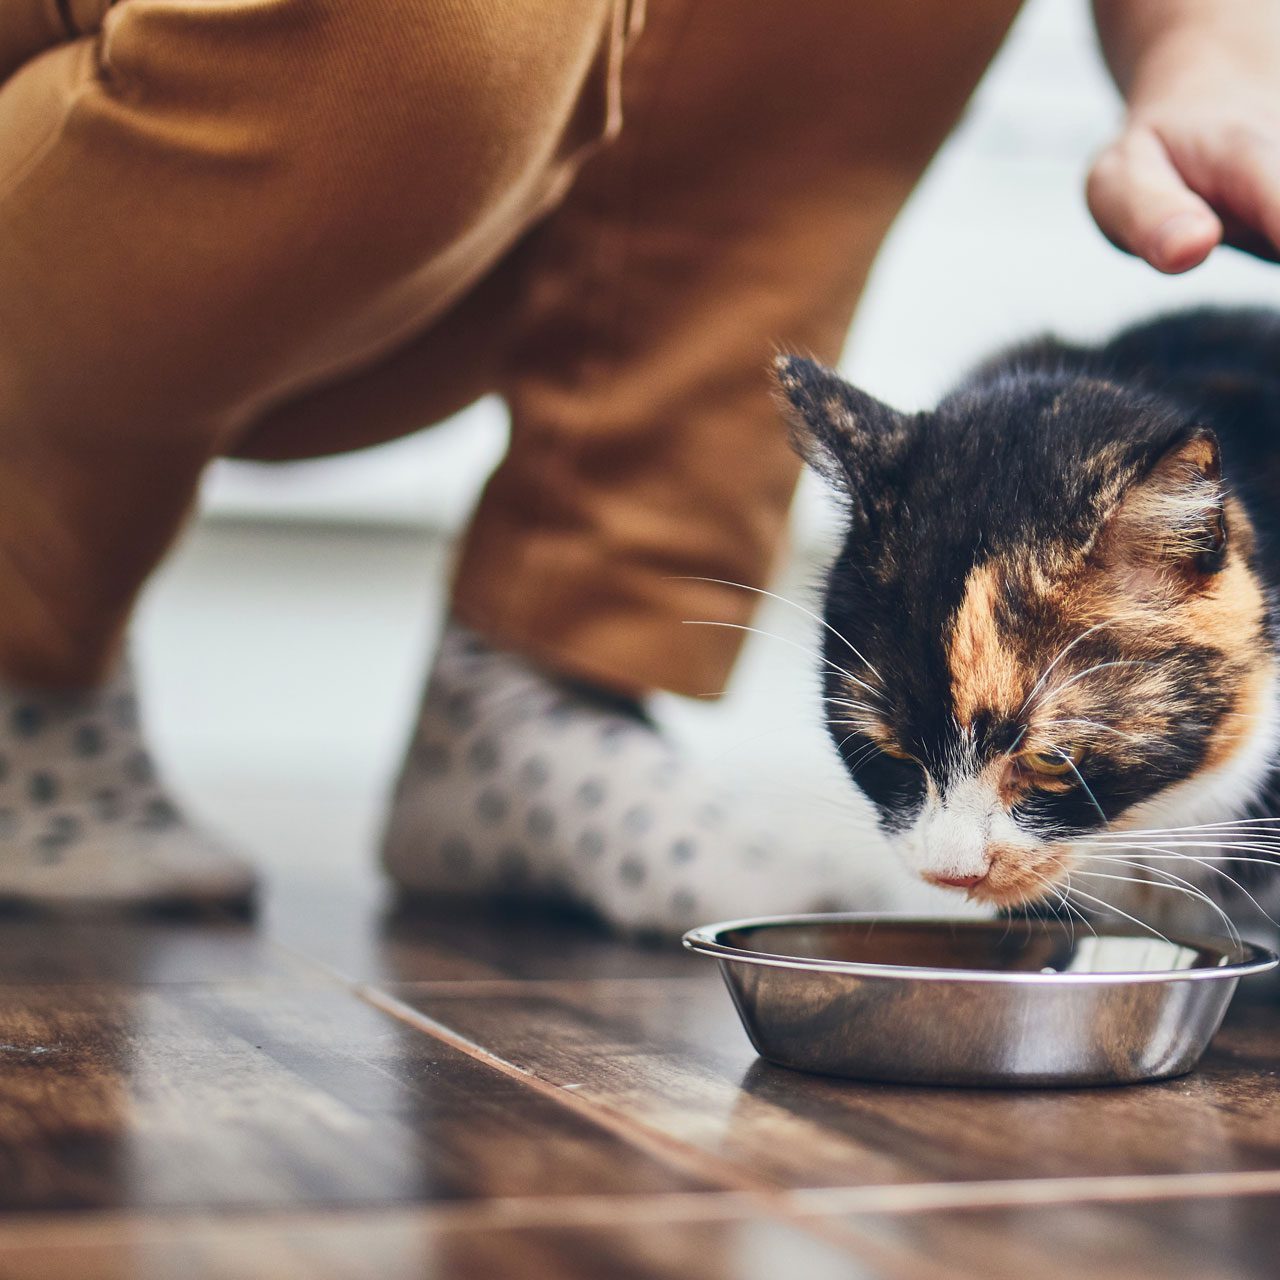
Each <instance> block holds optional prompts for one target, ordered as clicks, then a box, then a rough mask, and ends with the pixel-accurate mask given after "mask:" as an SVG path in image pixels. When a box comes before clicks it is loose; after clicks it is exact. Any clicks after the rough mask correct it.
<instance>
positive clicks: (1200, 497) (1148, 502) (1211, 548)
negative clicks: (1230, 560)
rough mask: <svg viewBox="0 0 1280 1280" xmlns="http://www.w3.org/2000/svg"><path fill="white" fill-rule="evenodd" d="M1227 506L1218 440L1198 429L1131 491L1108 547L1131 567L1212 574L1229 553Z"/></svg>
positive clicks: (1168, 450)
mask: <svg viewBox="0 0 1280 1280" xmlns="http://www.w3.org/2000/svg"><path fill="white" fill-rule="evenodd" d="M1225 502H1226V496H1225V494H1224V492H1223V488H1222V455H1221V452H1220V450H1219V448H1218V438H1217V436H1215V435H1214V433H1213V432H1212V431H1210V430H1209V429H1208V428H1207V427H1194V428H1192V429H1191V430H1189V431H1187V432H1185V433H1184V434H1183V435H1182V436H1180V437H1179V438H1178V439H1177V440H1175V441H1174V442H1173V443H1172V444H1170V445H1168V446H1167V447H1166V448H1165V450H1164V452H1163V453H1161V454H1160V455H1159V456H1158V457H1157V459H1156V460H1155V462H1154V464H1153V465H1152V466H1151V467H1150V468H1149V469H1148V470H1147V471H1146V472H1145V473H1144V474H1142V475H1141V476H1139V478H1138V479H1137V480H1135V481H1134V483H1133V484H1132V485H1131V486H1130V488H1129V491H1128V492H1127V493H1126V494H1125V496H1124V497H1123V499H1122V500H1121V503H1120V506H1119V509H1118V510H1117V512H1116V514H1115V516H1114V517H1113V519H1112V521H1111V522H1110V523H1111V527H1110V529H1109V531H1108V532H1109V537H1108V542H1109V544H1110V546H1111V548H1112V550H1113V552H1118V553H1119V554H1120V555H1122V556H1123V558H1124V559H1125V560H1126V561H1127V562H1128V563H1130V564H1134V565H1139V564H1140V565H1145V566H1147V567H1149V568H1158V567H1160V566H1164V567H1167V568H1177V569H1183V570H1186V571H1187V572H1189V573H1191V574H1192V575H1193V576H1198V575H1200V574H1203V573H1212V572H1214V571H1215V570H1216V569H1217V568H1218V567H1219V566H1220V565H1221V563H1222V561H1223V557H1224V553H1225V552H1226V547H1227V519H1226V508H1225Z"/></svg>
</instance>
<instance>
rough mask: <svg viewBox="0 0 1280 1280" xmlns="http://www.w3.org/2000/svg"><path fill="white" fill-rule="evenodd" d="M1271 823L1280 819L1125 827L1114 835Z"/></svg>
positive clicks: (1242, 819) (1163, 832) (1227, 820)
mask: <svg viewBox="0 0 1280 1280" xmlns="http://www.w3.org/2000/svg"><path fill="white" fill-rule="evenodd" d="M1272 823H1277V824H1280V818H1227V819H1224V820H1222V821H1219V822H1199V823H1187V824H1184V825H1182V826H1177V827H1125V828H1122V829H1121V830H1119V831H1117V832H1116V835H1126V834H1127V835H1137V836H1149V835H1166V834H1167V835H1173V834H1175V833H1178V832H1183V831H1222V830H1225V829H1227V828H1233V827H1247V826H1264V825H1266V826H1269V825H1271V824H1272Z"/></svg>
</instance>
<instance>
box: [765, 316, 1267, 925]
mask: <svg viewBox="0 0 1280 1280" xmlns="http://www.w3.org/2000/svg"><path fill="white" fill-rule="evenodd" d="M777 372H778V379H779V382H780V385H781V388H782V392H783V394H784V397H785V402H786V409H787V414H788V417H789V418H790V420H791V424H792V428H793V436H794V440H795V443H796V445H797V448H798V449H799V451H800V452H801V454H802V455H803V456H804V457H805V458H806V459H807V460H808V461H809V463H810V464H811V465H812V466H813V467H815V468H816V469H817V470H818V471H819V472H820V473H821V474H822V475H823V476H824V477H825V478H826V479H827V480H828V481H829V482H830V483H831V484H832V485H833V486H834V487H835V488H836V490H837V491H838V492H839V493H840V494H841V495H842V496H843V498H844V500H845V502H846V505H847V510H848V531H847V535H846V537H845V539H844V543H843V546H842V548H841V550H840V553H839V555H838V557H837V559H836V560H835V563H834V565H833V567H832V568H831V570H830V574H829V577H828V580H827V589H826V590H827V594H826V602H825V610H824V616H825V622H826V627H825V630H824V632H823V635H824V652H823V659H824V660H823V683H824V692H825V706H826V710H827V715H828V724H829V727H830V731H831V733H832V736H833V739H834V741H835V743H836V745H837V749H838V751H839V753H840V755H841V757H842V758H843V760H844V762H845V765H846V767H847V769H848V772H849V774H850V776H851V777H852V778H853V780H854V781H855V782H856V783H857V785H858V786H859V787H861V789H862V790H863V791H864V792H865V793H866V795H867V796H868V797H869V798H870V799H871V801H872V802H873V803H874V805H875V807H876V809H877V811H878V814H879V817H880V820H881V824H882V826H883V827H884V829H885V830H886V832H887V833H888V834H889V835H890V836H891V838H892V839H893V842H894V843H895V844H896V845H897V847H898V848H899V849H900V851H901V853H902V855H903V856H904V858H905V860H906V862H907V863H908V865H909V866H910V867H911V868H912V869H914V870H915V871H916V872H917V873H918V874H919V875H921V876H922V877H923V878H924V879H926V880H928V881H931V882H932V883H935V884H939V885H946V886H951V887H954V888H957V889H960V890H963V891H965V892H966V893H968V894H969V895H971V896H972V897H973V898H976V899H979V900H981V901H983V902H985V903H989V904H993V905H994V906H996V907H1000V908H1004V909H1017V908H1019V907H1022V906H1024V905H1025V904H1030V903H1036V902H1047V903H1049V904H1051V905H1052V906H1053V907H1054V908H1055V909H1057V910H1061V911H1063V912H1064V913H1065V912H1071V913H1086V914H1087V913H1089V912H1090V911H1099V910H1101V909H1102V907H1103V906H1104V904H1105V905H1109V906H1113V907H1115V908H1116V909H1117V910H1122V913H1126V914H1132V915H1136V916H1139V917H1140V918H1141V919H1142V920H1143V921H1144V922H1147V921H1150V920H1152V919H1153V918H1155V917H1157V916H1158V918H1159V919H1161V920H1168V919H1170V918H1171V916H1174V914H1175V913H1173V912H1170V911H1168V910H1165V909H1163V907H1162V904H1170V905H1171V904H1173V903H1175V902H1180V903H1182V904H1184V905H1186V904H1188V903H1192V904H1195V905H1196V906H1197V909H1203V906H1204V902H1203V899H1204V897H1205V891H1206V890H1208V891H1209V892H1210V895H1211V896H1212V897H1213V898H1214V899H1215V900H1217V901H1218V902H1219V903H1220V904H1222V905H1224V906H1226V908H1227V910H1228V913H1234V912H1238V911H1239V910H1240V909H1241V907H1242V906H1244V905H1245V904H1246V903H1249V902H1252V900H1253V899H1254V898H1255V897H1257V896H1259V893H1260V892H1262V893H1265V892H1266V891H1267V889H1268V888H1269V887H1270V886H1271V884H1272V882H1273V881H1274V882H1275V884H1276V885H1277V887H1280V861H1277V862H1276V863H1275V864H1272V863H1271V858H1272V855H1273V854H1275V853H1277V851H1280V830H1276V829H1275V828H1273V826H1272V824H1271V822H1270V821H1269V817H1270V814H1271V812H1272V806H1273V804H1274V801H1275V798H1276V796H1277V793H1278V791H1280V788H1278V787H1277V782H1278V781H1280V773H1278V771H1277V755H1278V751H1280V713H1278V711H1277V692H1278V684H1277V637H1276V631H1275V627H1276V618H1275V613H1274V602H1273V593H1272V580H1273V577H1274V575H1275V574H1276V572H1277V568H1278V566H1277V558H1276V557H1277V553H1278V552H1280V546H1278V545H1277V539H1278V538H1280V312H1277V313H1270V312H1261V311H1217V310H1201V311H1194V312H1189V313H1185V314H1179V315H1174V316H1170V317H1167V318H1163V319H1158V320H1156V321H1154V322H1151V323H1147V324H1143V325H1140V326H1138V327H1135V328H1132V329H1129V330H1128V331H1126V332H1124V333H1121V334H1120V335H1119V336H1118V337H1116V338H1115V339H1113V340H1112V341H1111V342H1108V343H1107V344H1105V345H1103V346H1099V347H1084V346H1073V345H1069V344H1066V343H1062V342H1058V341H1055V340H1051V339H1044V340H1040V341H1036V342H1033V343H1030V344H1028V345H1025V346H1022V347H1019V348H1016V349H1014V350H1012V351H1009V352H1007V353H1006V354H1004V355H1001V356H999V357H997V358H995V359H993V360H991V361H989V362H988V363H986V364H984V365H983V366H981V367H980V368H979V369H977V370H976V372H974V373H973V374H972V375H971V376H970V377H969V378H968V379H967V380H965V381H964V382H963V383H962V384H961V385H960V386H959V387H957V388H956V389H955V390H954V391H953V392H951V393H950V394H949V395H947V396H946V397H945V398H944V399H943V400H942V402H941V403H940V404H939V405H938V406H937V408H936V409H934V410H933V411H931V412H921V413H914V414H909V413H899V412H896V411H895V410H893V409H891V408H889V407H888V406H887V405H884V404H882V403H880V402H878V401H877V400H875V399H873V398H872V397H871V396H869V395H867V394H866V393H864V392H862V391H859V390H858V389H856V388H855V387H852V386H850V385H849V384H847V383H845V382H843V381H842V380H841V379H840V378H838V377H837V376H836V375H835V374H834V373H832V372H831V371H830V370H828V369H825V368H823V367H822V366H820V365H818V364H816V363H814V362H812V361H809V360H805V359H801V358H798V357H790V356H786V357H781V358H780V359H779V361H778V365H777ZM1273 831H1275V834H1273ZM1237 886H1239V887H1237ZM1215 891H1216V892H1215ZM1273 900H1274V895H1273ZM1216 909H1217V910H1219V913H1221V906H1220V907H1219V908H1216ZM1199 923H1202V924H1205V923H1213V917H1212V916H1210V917H1209V918H1208V919H1207V920H1205V919H1204V918H1203V917H1202V918H1201V919H1200V921H1199Z"/></svg>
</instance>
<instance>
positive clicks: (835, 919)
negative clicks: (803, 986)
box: [681, 911, 1280, 986]
mask: <svg viewBox="0 0 1280 1280" xmlns="http://www.w3.org/2000/svg"><path fill="white" fill-rule="evenodd" d="M864 922H866V923H872V922H882V923H885V924H894V925H928V926H935V925H945V926H946V927H947V928H948V929H957V928H959V929H981V930H987V929H991V928H994V927H997V926H999V927H1001V928H1003V927H1004V926H1003V925H1002V924H1001V922H1000V921H995V920H980V919H965V918H954V917H947V916H920V915H912V914H902V915H898V914H894V913H893V912H876V911H848V912H837V913H815V914H810V915H803V914H802V915H790V916H751V917H748V918H746V919H743V920H722V921H719V922H717V923H715V924H704V925H699V926H698V927H697V928H695V929H690V930H689V931H688V932H687V933H686V934H685V935H684V937H683V938H682V939H681V942H682V943H683V944H684V945H685V947H687V948H688V949H689V950H690V951H696V952H698V953H699V954H700V955H708V956H713V957H714V958H715V959H717V960H730V961H736V962H738V963H741V964H750V965H763V966H764V967H766V968H772V969H795V970H800V971H805V972H818V973H842V974H849V975H851V976H855V977H863V978H889V979H894V980H898V981H901V980H904V979H906V980H922V981H925V982H996V983H1001V982H1011V983H1031V984H1037V985H1041V986H1054V985H1061V984H1068V985H1071V986H1090V985H1095V986H1096V985H1102V986H1109V985H1117V984H1129V983H1135V982H1205V981H1212V980H1219V981H1221V980H1222V979H1224V978H1244V977H1248V976H1249V975H1251V974H1255V973H1266V972H1267V970H1268V969H1274V968H1275V967H1276V966H1277V965H1280V956H1278V955H1276V953H1275V952H1274V951H1270V950H1268V949H1267V948H1266V947H1261V946H1258V945H1257V944H1256V943H1253V942H1244V941H1241V942H1240V943H1238V944H1237V943H1235V942H1232V941H1231V940H1230V939H1229V938H1223V939H1221V940H1219V939H1217V938H1211V937H1208V936H1200V937H1186V936H1178V937H1173V936H1166V937H1165V938H1164V941H1166V942H1169V943H1171V944H1172V945H1173V946H1178V947H1188V948H1191V949H1192V950H1196V951H1211V952H1215V953H1217V954H1219V955H1222V956H1223V957H1224V958H1225V959H1226V961H1227V962H1226V963H1225V964H1221V965H1215V966H1212V967H1206V968H1203V969H1138V970H1122V969H1116V970H1108V971H1106V972H1103V973H1062V972H1056V971H1055V972H1053V973H1041V972H1039V971H1038V970H1035V971H1030V970H1028V971H1018V972H1014V971H1009V970H1004V969H940V968H933V967H930V966H925V965H920V966H917V965H905V964H876V963H875V962H874V961H869V960H830V959H826V958H824V957H821V956H789V955H785V954H783V953H781V952H770V951H753V950H750V949H748V948H745V947H734V946H730V945H728V944H727V943H724V942H721V941H720V940H719V938H720V935H722V934H725V933H728V932H730V931H732V930H735V929H752V928H758V929H768V928H778V929H781V928H787V927H792V926H796V925H815V924H817V925H821V924H861V923H864ZM1045 923H1047V924H1051V923H1052V922H1049V921H1046V922H1045ZM1106 936H1107V937H1120V938H1126V937H1131V938H1135V939H1141V938H1144V937H1146V936H1147V935H1145V934H1141V933H1128V932H1125V931H1123V930H1119V931H1112V932H1110V933H1108V934H1107V935H1106ZM1232 954H1238V955H1239V956H1240V958H1239V959H1238V960H1232V959H1230V957H1231V955H1232Z"/></svg>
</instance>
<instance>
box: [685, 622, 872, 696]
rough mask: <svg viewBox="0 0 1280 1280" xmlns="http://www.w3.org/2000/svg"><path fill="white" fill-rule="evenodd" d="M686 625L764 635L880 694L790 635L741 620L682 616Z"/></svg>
mask: <svg viewBox="0 0 1280 1280" xmlns="http://www.w3.org/2000/svg"><path fill="white" fill-rule="evenodd" d="M681 625H682V626H686V627H725V628H727V629H728V630H730V631H745V632H747V633H748V634H750V635H754V636H764V637H765V638H766V639H768V640H777V641H779V642H780V643H781V644H786V645H790V646H791V647H792V648H793V649H799V650H800V652H801V653H803V654H805V655H806V656H807V657H808V658H810V659H811V660H813V661H815V662H818V663H821V665H822V666H824V667H829V668H830V669H831V670H832V671H834V672H835V673H836V674H837V675H842V676H844V677H845V678H846V679H848V680H852V681H853V683H854V684H856V685H857V686H858V688H860V689H865V690H866V692H867V693H869V694H870V695H871V696H872V697H873V698H878V697H880V696H881V693H880V690H879V689H873V688H872V687H871V685H869V684H867V683H866V682H865V681H863V680H859V679H858V677H857V676H855V675H854V674H853V672H852V671H847V670H845V668H844V667H842V666H840V665H839V663H836V662H832V661H831V660H830V658H825V657H823V656H822V654H820V653H818V652H817V651H816V650H814V649H811V648H809V647H808V646H807V645H803V644H801V643H800V642H799V641H798V640H792V639H791V637H790V636H780V635H778V634H776V633H775V632H773V631H764V630H762V629H761V628H760V627H749V626H747V625H746V624H745V623H742V622H720V621H717V620H715V619H712V618H684V619H683V620H682V623H681Z"/></svg>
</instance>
